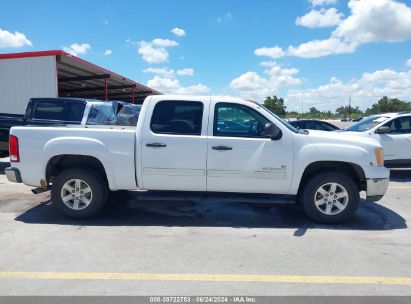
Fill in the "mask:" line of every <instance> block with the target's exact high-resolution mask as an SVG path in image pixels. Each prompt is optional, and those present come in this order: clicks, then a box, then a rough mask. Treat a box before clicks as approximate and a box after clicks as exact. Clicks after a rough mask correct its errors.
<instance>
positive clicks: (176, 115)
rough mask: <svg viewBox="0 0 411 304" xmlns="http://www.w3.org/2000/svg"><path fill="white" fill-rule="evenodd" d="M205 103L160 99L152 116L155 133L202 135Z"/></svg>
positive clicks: (151, 126) (152, 126)
mask: <svg viewBox="0 0 411 304" xmlns="http://www.w3.org/2000/svg"><path fill="white" fill-rule="evenodd" d="M203 109H204V105H203V103H202V102H198V101H160V102H159V103H157V104H156V106H155V108H154V111H153V116H152V117H151V123H150V128H151V131H153V132H154V133H159V134H179V135H201V123H202V120H203Z"/></svg>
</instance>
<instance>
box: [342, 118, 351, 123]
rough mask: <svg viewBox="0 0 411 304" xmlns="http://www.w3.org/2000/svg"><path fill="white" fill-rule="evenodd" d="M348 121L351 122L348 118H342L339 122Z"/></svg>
mask: <svg viewBox="0 0 411 304" xmlns="http://www.w3.org/2000/svg"><path fill="white" fill-rule="evenodd" d="M349 121H351V118H348V117H344V118H342V119H341V122H349Z"/></svg>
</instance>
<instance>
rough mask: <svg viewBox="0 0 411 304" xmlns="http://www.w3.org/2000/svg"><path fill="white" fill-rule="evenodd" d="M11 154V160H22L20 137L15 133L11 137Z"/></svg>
mask: <svg viewBox="0 0 411 304" xmlns="http://www.w3.org/2000/svg"><path fill="white" fill-rule="evenodd" d="M9 155H10V162H14V163H18V162H19V161H20V153H19V139H18V138H17V137H16V136H14V135H10V137H9Z"/></svg>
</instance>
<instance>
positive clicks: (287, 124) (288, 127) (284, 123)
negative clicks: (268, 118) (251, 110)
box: [259, 104, 300, 133]
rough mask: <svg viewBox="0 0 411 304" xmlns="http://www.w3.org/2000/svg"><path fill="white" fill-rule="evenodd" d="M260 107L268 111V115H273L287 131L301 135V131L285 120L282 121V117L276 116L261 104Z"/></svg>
mask: <svg viewBox="0 0 411 304" xmlns="http://www.w3.org/2000/svg"><path fill="white" fill-rule="evenodd" d="M259 106H260V107H262V108H263V109H264V110H266V111H267V112H268V113H270V114H271V115H273V116H274V117H275V118H277V119H278V120H279V121H280V122H281V123H282V124H283V125H284V126H285V127H286V128H287V129H289V130H291V131H293V132H294V133H300V131H299V130H298V129H297V128H296V127H293V126H292V125H290V124H289V123H288V122H287V121H285V120H284V119H282V118H281V117H280V116H278V115H277V114H274V113H273V112H272V111H271V110H270V109H268V108H267V107H265V106H263V105H261V104H259Z"/></svg>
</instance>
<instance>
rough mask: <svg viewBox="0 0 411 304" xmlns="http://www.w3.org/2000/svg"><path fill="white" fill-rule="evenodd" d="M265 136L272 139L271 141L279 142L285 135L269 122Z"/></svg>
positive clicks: (264, 132) (265, 129)
mask: <svg viewBox="0 0 411 304" xmlns="http://www.w3.org/2000/svg"><path fill="white" fill-rule="evenodd" d="M263 136H265V137H268V138H271V140H279V139H280V138H281V137H282V136H283V133H282V132H281V130H280V129H279V128H278V127H277V126H276V125H274V124H272V123H270V122H267V123H266V124H265V127H264V131H263Z"/></svg>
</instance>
